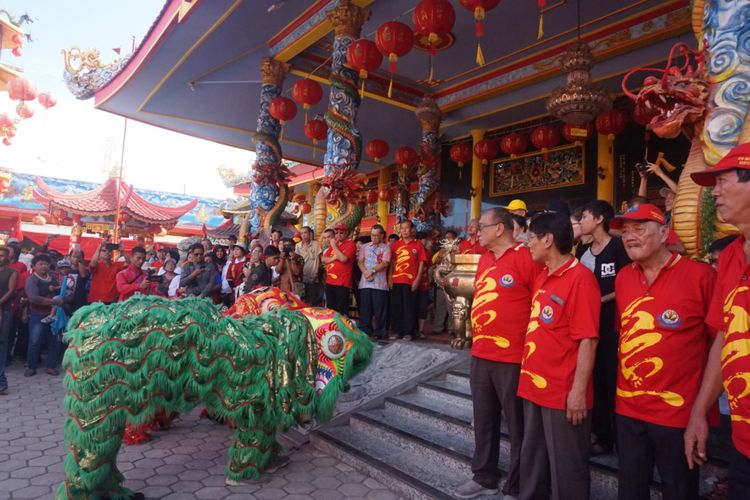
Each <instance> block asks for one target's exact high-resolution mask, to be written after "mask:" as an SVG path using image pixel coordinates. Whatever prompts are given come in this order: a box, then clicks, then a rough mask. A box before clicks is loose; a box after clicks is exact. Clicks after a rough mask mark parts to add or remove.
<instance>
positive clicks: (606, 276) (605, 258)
mask: <svg viewBox="0 0 750 500" xmlns="http://www.w3.org/2000/svg"><path fill="white" fill-rule="evenodd" d="M591 245H592V243H589V244H587V245H583V246H580V247H578V249H577V250H576V258H578V259H579V260H580V259H581V257H582V256H583V254H585V253H586V251H587V250H589V249H590V248H591ZM628 264H630V257H628V254H627V252H626V251H625V247H624V246H623V244H622V240H621V239H620V238H614V237H613V238H612V239H611V240H609V243H607V246H605V247H604V248H603V249H602V251H601V252H599V254H598V255H594V276H595V277H596V281H597V282H598V283H599V288H600V290H601V292H602V296H604V295H607V294H609V293H612V292H614V291H615V277H616V276H617V273H619V272H620V269H622V268H623V267H625V266H627V265H628ZM599 324H600V325H601V326H600V328H602V329H604V328H606V329H607V330H611V329H613V328H614V325H615V301H614V300H610V301H609V302H606V303H604V304H602V309H601V318H600V320H599Z"/></svg>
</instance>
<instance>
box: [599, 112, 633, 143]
mask: <svg viewBox="0 0 750 500" xmlns="http://www.w3.org/2000/svg"><path fill="white" fill-rule="evenodd" d="M627 125H628V117H627V115H626V114H625V113H624V112H623V111H622V110H620V109H611V110H609V111H606V112H604V113H602V114H600V115H599V116H597V117H596V130H597V131H598V132H599V133H600V134H605V135H606V136H607V138H608V139H609V140H610V141H612V140H613V139H614V138H615V136H616V135H617V134H619V133H621V132H622V131H623V130H625V127H626V126H627Z"/></svg>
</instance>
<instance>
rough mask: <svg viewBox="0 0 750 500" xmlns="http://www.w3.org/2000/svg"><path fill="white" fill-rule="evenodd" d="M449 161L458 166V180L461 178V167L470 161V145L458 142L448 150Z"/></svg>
mask: <svg viewBox="0 0 750 500" xmlns="http://www.w3.org/2000/svg"><path fill="white" fill-rule="evenodd" d="M450 157H451V160H453V161H454V162H456V165H458V178H459V179H460V178H461V172H462V171H463V166H464V165H466V164H467V163H468V162H470V161H471V145H470V144H469V143H467V142H459V143H456V144H454V145H453V146H451V148H450Z"/></svg>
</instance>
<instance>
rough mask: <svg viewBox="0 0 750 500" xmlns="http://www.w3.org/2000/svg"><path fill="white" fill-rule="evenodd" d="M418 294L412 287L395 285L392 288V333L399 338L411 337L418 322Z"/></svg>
mask: <svg viewBox="0 0 750 500" xmlns="http://www.w3.org/2000/svg"><path fill="white" fill-rule="evenodd" d="M416 307H417V292H412V291H411V285H404V284H401V283H394V284H393V287H392V288H391V314H390V318H391V333H393V335H396V336H397V337H399V338H404V335H411V334H412V331H413V329H414V325H415V322H416V312H417V311H416Z"/></svg>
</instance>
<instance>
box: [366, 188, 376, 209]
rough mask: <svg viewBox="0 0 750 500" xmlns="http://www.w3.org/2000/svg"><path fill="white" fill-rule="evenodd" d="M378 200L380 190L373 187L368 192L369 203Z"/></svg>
mask: <svg viewBox="0 0 750 500" xmlns="http://www.w3.org/2000/svg"><path fill="white" fill-rule="evenodd" d="M377 202H378V192H377V191H376V190H374V189H371V190H370V191H368V192H367V203H368V204H369V205H372V204H374V203H377Z"/></svg>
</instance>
